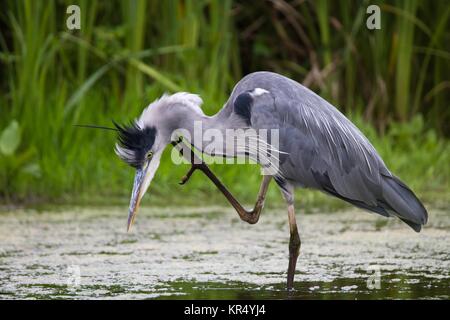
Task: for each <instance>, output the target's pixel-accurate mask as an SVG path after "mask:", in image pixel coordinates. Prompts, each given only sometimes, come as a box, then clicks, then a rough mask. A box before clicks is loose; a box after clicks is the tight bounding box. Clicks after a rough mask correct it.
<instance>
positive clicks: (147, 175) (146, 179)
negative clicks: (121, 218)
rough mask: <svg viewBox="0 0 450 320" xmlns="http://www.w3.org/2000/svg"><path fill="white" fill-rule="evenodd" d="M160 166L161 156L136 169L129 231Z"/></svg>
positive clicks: (128, 225)
mask: <svg viewBox="0 0 450 320" xmlns="http://www.w3.org/2000/svg"><path fill="white" fill-rule="evenodd" d="M158 166H159V157H157V158H155V157H154V158H153V159H152V160H148V161H146V163H145V164H144V166H143V167H142V168H139V169H137V170H136V175H135V177H134V184H133V191H132V193H131V200H130V210H129V213H128V224H127V232H128V231H130V229H131V226H132V225H133V222H134V219H135V217H136V214H137V212H138V209H139V204H140V203H141V199H142V197H143V196H144V194H145V192H146V191H147V189H148V187H149V186H150V182H151V181H152V179H153V177H154V175H155V172H156V170H157V169H158Z"/></svg>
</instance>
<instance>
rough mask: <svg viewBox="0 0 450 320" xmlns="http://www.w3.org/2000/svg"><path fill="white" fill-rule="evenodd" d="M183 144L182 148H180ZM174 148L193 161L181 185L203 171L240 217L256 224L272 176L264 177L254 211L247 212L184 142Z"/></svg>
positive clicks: (175, 144)
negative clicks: (196, 172) (195, 172)
mask: <svg viewBox="0 0 450 320" xmlns="http://www.w3.org/2000/svg"><path fill="white" fill-rule="evenodd" d="M180 144H181V146H180ZM173 145H174V147H176V148H178V151H179V152H180V153H181V154H182V155H183V156H184V157H185V158H186V159H188V160H190V161H191V163H192V167H191V168H190V169H189V171H188V172H187V174H186V175H185V176H184V177H183V178H182V179H181V182H180V184H185V183H186V182H187V181H188V180H189V179H190V177H191V176H192V174H193V173H194V171H195V170H200V171H202V172H203V173H204V174H205V175H206V176H207V177H208V178H209V179H210V180H211V181H212V182H213V183H214V184H215V185H216V187H217V188H218V189H219V190H220V191H221V192H222V193H223V194H224V196H225V198H226V199H227V200H228V201H229V202H230V204H231V205H232V206H233V208H234V209H235V210H236V212H237V213H238V214H239V217H240V218H241V219H242V220H243V221H246V222H248V223H250V224H255V223H257V222H258V220H259V216H260V214H261V211H262V208H263V207H264V200H265V198H266V193H267V189H268V187H269V183H270V181H271V179H272V176H264V177H263V180H262V182H261V186H260V188H259V193H258V197H257V199H256V203H255V206H254V208H253V210H251V211H247V210H245V208H244V207H243V206H242V205H241V204H240V203H239V201H238V200H237V199H236V198H235V197H234V196H233V195H232V194H231V192H230V191H228V189H227V188H226V187H225V185H224V184H223V183H222V182H221V181H220V180H219V179H218V178H217V177H216V176H215V174H214V173H213V172H212V171H211V170H210V169H209V167H208V166H207V165H206V163H204V162H203V161H202V160H201V159H200V158H199V157H198V156H197V155H196V154H195V153H194V151H193V150H192V148H190V147H189V146H187V145H186V144H185V143H184V142H183V141H179V142H178V143H174V144H173ZM186 148H188V149H187V150H188V151H187V152H189V156H187V155H186Z"/></svg>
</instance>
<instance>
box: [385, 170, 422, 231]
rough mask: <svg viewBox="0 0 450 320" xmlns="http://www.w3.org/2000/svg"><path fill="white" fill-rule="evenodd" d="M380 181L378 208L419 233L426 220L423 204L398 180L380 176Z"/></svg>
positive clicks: (393, 177)
mask: <svg viewBox="0 0 450 320" xmlns="http://www.w3.org/2000/svg"><path fill="white" fill-rule="evenodd" d="M381 180H382V182H381V183H382V189H383V201H382V203H380V202H379V204H380V206H382V207H383V208H384V209H385V210H386V211H387V212H389V213H390V214H391V215H395V216H397V217H399V218H400V219H401V220H402V221H403V222H405V223H406V224H408V225H409V226H410V227H411V228H413V229H414V231H416V232H419V231H420V229H421V228H422V225H424V224H426V223H427V220H428V212H427V210H426V209H425V207H424V206H423V204H422V203H421V202H420V200H419V199H418V198H417V197H416V195H415V194H414V193H413V192H412V190H411V189H410V188H408V186H407V185H406V184H404V183H403V182H402V181H401V180H400V179H399V178H397V177H395V176H393V175H392V176H385V175H382V178H381Z"/></svg>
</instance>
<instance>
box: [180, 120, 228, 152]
mask: <svg viewBox="0 0 450 320" xmlns="http://www.w3.org/2000/svg"><path fill="white" fill-rule="evenodd" d="M178 129H179V130H180V129H181V131H179V132H180V133H181V134H182V135H183V138H184V139H186V140H187V141H188V142H189V143H191V144H192V145H194V146H195V148H196V149H198V150H201V151H202V152H205V153H210V152H209V149H208V148H206V147H207V146H211V143H215V142H216V145H215V148H214V149H215V151H216V152H218V153H222V154H224V153H225V150H221V149H222V148H224V143H223V142H225V138H226V133H227V132H226V131H227V129H236V128H233V126H232V125H231V121H230V120H229V118H227V117H223V116H222V115H221V114H220V112H219V113H217V114H215V115H214V116H207V115H205V114H200V113H198V112H186V113H184V115H183V117H181V118H180V119H179V121H178ZM219 137H221V138H219ZM221 139H222V140H221ZM220 140H221V141H220Z"/></svg>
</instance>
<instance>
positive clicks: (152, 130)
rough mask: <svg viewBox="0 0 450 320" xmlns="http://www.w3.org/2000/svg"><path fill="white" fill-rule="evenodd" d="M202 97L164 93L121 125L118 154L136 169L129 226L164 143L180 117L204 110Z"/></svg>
mask: <svg viewBox="0 0 450 320" xmlns="http://www.w3.org/2000/svg"><path fill="white" fill-rule="evenodd" d="M201 104H202V100H201V98H200V97H199V96H197V95H194V94H189V93H184V92H180V93H176V94H173V95H171V96H167V95H164V96H162V97H161V98H160V99H158V100H156V101H154V102H153V103H151V104H150V105H149V106H148V107H147V108H146V109H144V111H143V112H142V114H141V116H140V117H139V118H137V119H136V120H134V121H133V122H132V123H131V124H129V125H125V126H122V125H118V124H116V123H114V125H115V126H116V128H117V130H118V134H119V136H118V142H117V144H116V148H115V151H116V154H117V155H118V156H119V157H120V158H121V159H122V160H123V161H125V162H126V163H127V164H129V165H130V166H132V167H133V168H135V169H136V175H135V178H134V184H133V191H132V193H131V200H130V209H129V214H128V225H127V230H129V229H130V227H131V226H132V224H133V222H134V218H135V216H136V214H137V211H138V208H139V204H140V202H141V199H142V197H143V196H144V194H145V192H146V191H147V189H148V187H149V186H150V182H151V181H152V179H153V177H154V175H155V173H156V170H157V169H158V166H159V162H160V159H161V155H162V153H163V151H164V149H165V147H166V146H167V145H168V144H169V143H170V142H171V140H172V139H177V138H178V137H177V136H176V135H174V132H175V130H176V129H178V128H179V125H180V123H181V122H180V120H181V119H183V117H185V116H186V115H187V114H189V113H190V112H192V111H195V112H201V109H200V105H201Z"/></svg>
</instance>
